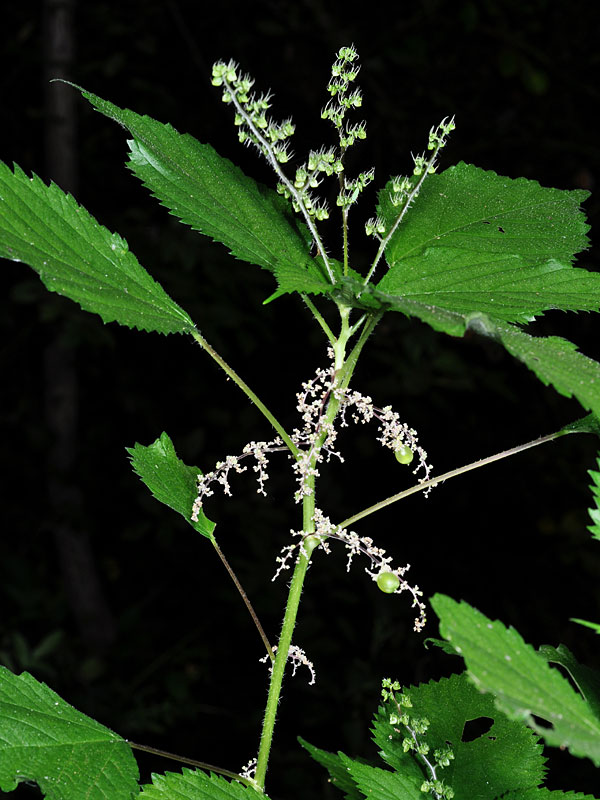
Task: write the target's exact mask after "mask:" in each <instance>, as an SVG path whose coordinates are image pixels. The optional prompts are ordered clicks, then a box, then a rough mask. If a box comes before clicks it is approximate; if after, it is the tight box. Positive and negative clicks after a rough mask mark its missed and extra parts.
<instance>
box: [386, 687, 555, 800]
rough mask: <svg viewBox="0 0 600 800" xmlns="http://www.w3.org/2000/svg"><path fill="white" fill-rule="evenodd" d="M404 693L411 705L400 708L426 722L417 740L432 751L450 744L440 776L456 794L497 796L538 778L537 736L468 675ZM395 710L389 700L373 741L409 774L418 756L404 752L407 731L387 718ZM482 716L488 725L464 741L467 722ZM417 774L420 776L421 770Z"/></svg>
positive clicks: (482, 799)
mask: <svg viewBox="0 0 600 800" xmlns="http://www.w3.org/2000/svg"><path fill="white" fill-rule="evenodd" d="M404 694H405V695H407V696H408V697H410V700H411V702H412V708H409V709H403V710H406V711H407V713H409V714H410V715H411V716H414V717H418V718H422V717H425V718H426V719H428V720H429V727H428V729H427V731H426V733H425V734H423V735H422V736H421V737H420V741H422V742H424V743H426V744H427V745H428V746H429V748H430V752H431V753H433V752H434V750H436V749H440V748H443V747H444V746H445V745H446V744H449V746H450V747H451V748H452V752H453V753H454V759H453V760H452V761H450V763H449V765H448V766H447V767H444V769H442V770H440V773H439V777H440V778H442V779H443V780H444V782H445V783H446V784H448V785H449V786H451V787H452V789H453V790H454V793H455V796H456V797H469V798H477V800H495V798H496V797H500V796H501V795H503V794H504V792H506V791H508V790H509V789H520V788H528V787H530V786H537V785H538V784H540V783H541V782H542V780H543V778H544V774H545V768H544V763H545V759H544V758H543V756H542V747H541V745H539V744H538V738H537V736H535V734H533V733H532V731H530V730H529V729H528V728H527V727H526V726H525V725H523V724H522V723H520V722H512V721H510V720H508V719H507V718H506V717H505V716H504V714H502V713H501V712H499V711H498V710H497V709H496V708H495V706H494V700H493V698H492V697H491V696H489V695H482V694H481V693H480V692H478V691H477V689H476V688H475V687H474V686H473V685H472V684H471V683H470V682H469V681H468V680H467V677H466V675H464V674H462V675H453V676H451V677H450V678H443V679H442V680H440V681H429V683H424V684H420V685H419V686H410V687H408V688H407V689H404ZM394 710H396V708H395V706H394V705H393V704H390V705H386V706H385V707H384V708H380V709H379V711H378V713H377V714H376V716H375V721H374V726H373V739H374V741H375V742H376V744H377V745H379V747H380V748H381V752H380V755H381V757H382V758H383V759H384V760H385V761H386V762H387V763H388V764H389V765H390V766H391V767H393V768H394V769H396V770H398V771H401V772H402V773H403V774H407V775H409V774H411V771H410V770H411V767H412V769H414V767H415V766H416V760H415V759H413V758H412V756H411V755H409V754H406V753H404V751H403V748H402V740H403V739H404V737H405V735H407V734H406V733H404V732H403V730H404V729H403V728H402V726H398V725H391V724H390V722H389V717H390V713H391V712H392V711H394ZM482 718H483V719H485V720H489V723H491V726H490V727H489V729H488V730H486V732H485V733H483V734H482V735H480V736H477V737H475V738H473V739H472V740H470V741H463V738H464V731H465V726H466V725H467V723H468V722H470V721H473V720H479V719H482ZM397 730H400V731H401V732H400V733H398V732H397ZM409 761H410V762H412V764H409ZM417 774H418V773H417ZM420 774H421V780H422V779H423V775H424V773H423V772H421V773H420Z"/></svg>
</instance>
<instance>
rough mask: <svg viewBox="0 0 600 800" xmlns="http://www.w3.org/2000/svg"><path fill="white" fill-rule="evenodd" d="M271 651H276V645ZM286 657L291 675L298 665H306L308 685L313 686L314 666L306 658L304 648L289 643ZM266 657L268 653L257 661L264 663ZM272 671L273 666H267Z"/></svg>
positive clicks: (314, 678)
mask: <svg viewBox="0 0 600 800" xmlns="http://www.w3.org/2000/svg"><path fill="white" fill-rule="evenodd" d="M273 652H274V653H276V652H277V645H275V646H274V647H273ZM288 658H289V660H290V661H291V662H292V676H294V675H295V674H296V672H297V670H298V667H301V666H302V667H306V668H307V669H308V671H309V672H310V680H309V682H308V683H309V686H313V685H314V683H315V680H316V677H317V676H316V673H315V667H314V664H313V663H312V661H311V660H310V659H309V658H308V656H307V655H306V653H305V652H304V650H303V649H302V648H301V647H298V645H296V644H291V645H290V649H289V650H288ZM268 659H269V655H268V654H267V655H266V656H263V657H262V658H259V661H262V663H263V664H264V663H266V662H267V660H268ZM272 671H273V666H272V665H271V666H270V667H269V672H272Z"/></svg>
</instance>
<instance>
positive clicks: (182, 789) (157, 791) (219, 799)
mask: <svg viewBox="0 0 600 800" xmlns="http://www.w3.org/2000/svg"><path fill="white" fill-rule="evenodd" d="M138 797H139V798H140V800H258V798H264V800H269V798H268V797H267V795H266V794H263V793H262V792H258V791H257V790H256V789H254V788H253V787H252V786H246V785H244V784H243V783H238V782H236V781H231V782H230V781H228V780H226V779H225V778H222V777H221V776H220V775H213V774H210V775H207V774H206V772H201V771H200V770H192V769H184V770H183V771H182V773H181V774H179V773H175V772H167V773H165V774H164V775H153V776H152V783H151V784H147V785H146V786H143V787H142V793H141V794H140V795H138Z"/></svg>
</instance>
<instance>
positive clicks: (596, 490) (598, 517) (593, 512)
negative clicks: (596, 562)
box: [588, 458, 600, 541]
mask: <svg viewBox="0 0 600 800" xmlns="http://www.w3.org/2000/svg"><path fill="white" fill-rule="evenodd" d="M597 464H598V468H599V469H600V458H598V460H597ZM588 475H589V476H590V478H591V479H592V481H593V483H592V485H591V486H590V489H591V490H592V496H593V498H594V508H588V513H589V515H590V517H591V518H592V524H591V525H588V531H590V533H591V534H592V536H593V537H594V539H597V540H598V541H600V472H596V471H595V470H593V469H590V470H588Z"/></svg>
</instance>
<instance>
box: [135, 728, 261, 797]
mask: <svg viewBox="0 0 600 800" xmlns="http://www.w3.org/2000/svg"><path fill="white" fill-rule="evenodd" d="M125 741H126V742H127V744H128V745H129V746H130V747H131V748H132V749H133V750H142V751H143V752H144V753H152V754H153V755H155V756H162V758H169V759H171V760H172V761H179V762H180V763H181V764H190V765H191V766H192V767H200V768H201V769H205V770H207V771H208V772H217V773H218V774H219V775H226V776H227V777H228V778H233V780H235V781H240V783H245V784H246V785H247V786H254V782H253V781H252V780H250V779H249V778H244V777H242V776H241V775H238V774H237V773H235V772H231V771H230V770H228V769H222V768H221V767H215V766H213V765H212V764H206V763H205V762H204V761H197V760H196V759H195V758H186V756H179V755H177V754H176V753H169V752H168V751H167V750H159V749H158V748H156V747H150V746H149V745H147V744H137V742H130V741H129V740H128V739H126V740H125Z"/></svg>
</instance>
